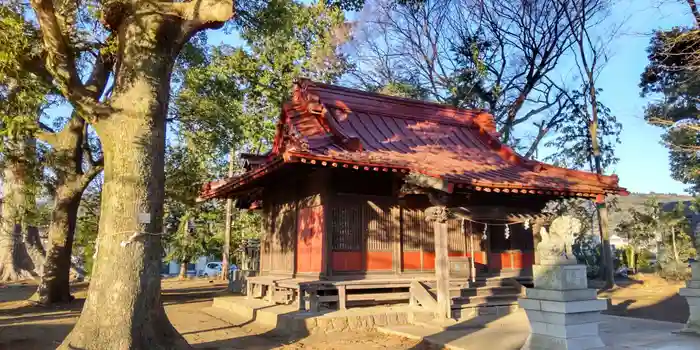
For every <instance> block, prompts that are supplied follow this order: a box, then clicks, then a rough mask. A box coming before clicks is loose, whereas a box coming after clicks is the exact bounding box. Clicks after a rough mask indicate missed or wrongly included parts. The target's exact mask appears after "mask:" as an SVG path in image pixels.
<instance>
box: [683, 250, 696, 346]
mask: <svg viewBox="0 0 700 350" xmlns="http://www.w3.org/2000/svg"><path fill="white" fill-rule="evenodd" d="M690 266H691V269H692V272H693V277H692V279H691V280H690V281H688V282H687V288H681V290H680V291H679V292H678V294H680V295H681V296H682V297H685V300H686V301H687V302H688V309H689V311H690V315H689V316H688V322H687V323H686V324H685V328H683V329H682V330H681V331H680V333H686V334H693V335H698V336H700V262H693V263H691V265H690Z"/></svg>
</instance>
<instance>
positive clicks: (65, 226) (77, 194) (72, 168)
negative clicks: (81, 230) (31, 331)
mask: <svg viewBox="0 0 700 350" xmlns="http://www.w3.org/2000/svg"><path fill="white" fill-rule="evenodd" d="M85 131H86V129H85V121H84V120H83V119H81V118H80V117H78V116H77V115H73V117H72V118H71V119H70V120H69V121H68V123H67V124H66V126H65V128H64V129H63V130H62V131H61V132H59V133H57V134H54V135H52V137H51V138H50V141H48V142H49V143H50V145H51V147H52V153H51V154H50V160H51V163H52V168H53V170H54V172H55V174H56V179H57V186H56V194H55V201H54V210H53V213H52V215H51V224H50V225H49V249H48V254H47V255H46V261H45V262H44V269H43V270H44V273H43V275H42V278H41V283H39V286H38V288H37V292H36V294H35V295H34V296H32V298H31V300H33V301H36V302H38V303H41V304H52V303H63V302H70V301H71V300H73V297H72V296H71V295H70V268H71V255H72V252H73V238H74V236H75V226H76V221H77V219H78V209H79V207H80V199H81V197H82V194H83V192H84V191H85V188H86V187H87V185H88V184H89V183H90V181H92V180H93V179H94V178H95V176H97V174H99V172H100V171H101V170H102V166H101V164H92V163H93V161H92V159H90V163H91V164H92V166H91V168H90V169H88V171H87V172H83V161H84V157H83V155H84V152H83V148H84V147H83V146H84V143H85V142H86V140H85V135H86V133H85Z"/></svg>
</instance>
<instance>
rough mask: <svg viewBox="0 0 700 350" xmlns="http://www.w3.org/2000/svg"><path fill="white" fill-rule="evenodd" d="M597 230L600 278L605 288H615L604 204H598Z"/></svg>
mask: <svg viewBox="0 0 700 350" xmlns="http://www.w3.org/2000/svg"><path fill="white" fill-rule="evenodd" d="M598 229H599V230H600V238H601V242H602V247H601V248H602V252H601V257H602V261H601V262H602V266H601V269H600V270H601V271H600V273H601V277H602V278H603V280H604V281H605V288H606V289H610V288H612V287H613V286H615V268H614V260H613V256H612V247H611V246H610V234H609V233H610V228H609V226H608V208H607V206H606V205H605V202H602V203H599V204H598Z"/></svg>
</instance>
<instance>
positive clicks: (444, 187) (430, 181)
mask: <svg viewBox="0 0 700 350" xmlns="http://www.w3.org/2000/svg"><path fill="white" fill-rule="evenodd" d="M404 182H405V183H407V184H409V185H413V186H417V187H421V188H431V189H434V190H438V191H441V192H446V193H452V192H454V185H453V184H451V183H449V182H447V180H444V179H441V178H439V177H433V176H428V175H423V174H421V173H416V172H410V173H408V174H407V175H406V177H404Z"/></svg>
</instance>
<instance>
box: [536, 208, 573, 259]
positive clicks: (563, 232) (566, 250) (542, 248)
mask: <svg viewBox="0 0 700 350" xmlns="http://www.w3.org/2000/svg"><path fill="white" fill-rule="evenodd" d="M580 231H581V222H580V221H579V220H578V219H576V218H574V217H572V216H568V215H564V216H560V217H557V218H556V219H554V221H552V224H551V225H550V226H549V230H547V229H546V228H544V227H542V228H541V229H540V237H541V241H540V243H538V244H537V247H536V249H537V252H536V254H538V256H539V258H540V264H542V265H554V264H575V263H576V257H575V256H574V254H573V253H572V251H571V246H572V244H573V243H574V235H575V234H577V233H579V232H580Z"/></svg>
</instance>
